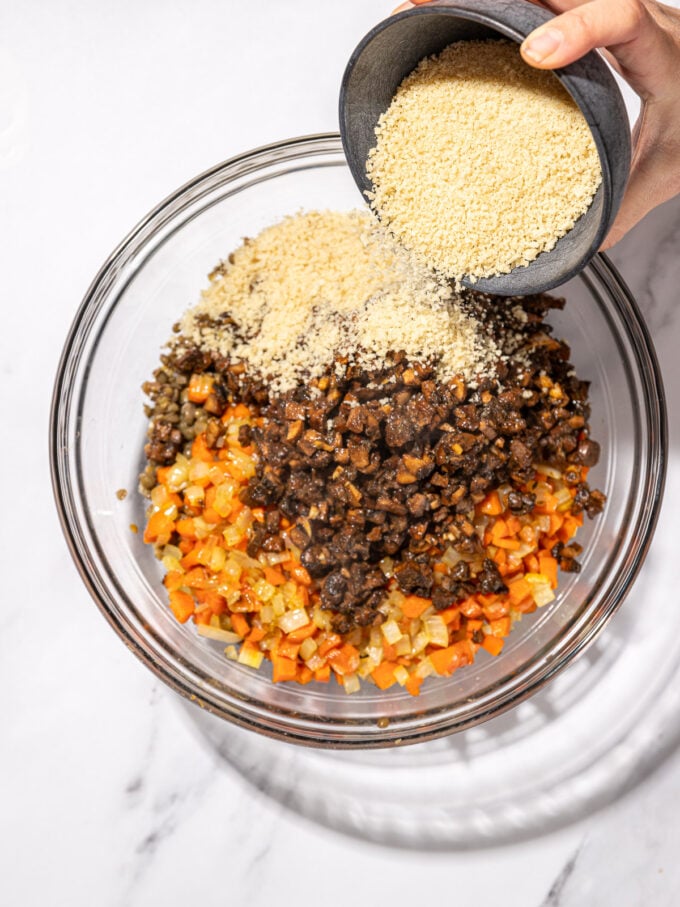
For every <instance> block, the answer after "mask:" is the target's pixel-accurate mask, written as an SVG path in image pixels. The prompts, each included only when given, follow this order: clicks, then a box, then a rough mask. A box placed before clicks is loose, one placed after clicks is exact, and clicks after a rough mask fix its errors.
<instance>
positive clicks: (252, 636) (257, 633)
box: [248, 627, 267, 643]
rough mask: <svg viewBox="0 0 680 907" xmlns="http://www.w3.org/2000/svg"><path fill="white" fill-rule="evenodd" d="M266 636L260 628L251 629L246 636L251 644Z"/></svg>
mask: <svg viewBox="0 0 680 907" xmlns="http://www.w3.org/2000/svg"><path fill="white" fill-rule="evenodd" d="M266 635H267V633H266V631H265V630H263V629H262V627H253V629H252V630H251V631H250V633H249V634H248V639H249V641H250V642H252V643H256V642H259V641H260V640H261V639H264V637H265V636H266Z"/></svg>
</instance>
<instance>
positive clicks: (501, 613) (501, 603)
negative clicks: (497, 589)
mask: <svg viewBox="0 0 680 907" xmlns="http://www.w3.org/2000/svg"><path fill="white" fill-rule="evenodd" d="M509 610H510V602H509V600H508V597H507V595H503V596H501V597H500V598H499V599H498V601H496V602H493V604H491V605H487V606H486V608H484V617H486V619H487V620H498V618H499V617H505V615H506V614H507V613H508V611H509Z"/></svg>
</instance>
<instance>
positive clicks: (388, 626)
mask: <svg viewBox="0 0 680 907" xmlns="http://www.w3.org/2000/svg"><path fill="white" fill-rule="evenodd" d="M380 630H381V632H382V635H383V636H384V637H385V639H386V640H387V641H388V643H389V644H390V645H391V646H392V645H394V643H395V642H397V640H399V639H401V636H402V633H401V630H400V629H399V624H398V623H397V622H396V620H386V621H385V623H384V624H381V626H380Z"/></svg>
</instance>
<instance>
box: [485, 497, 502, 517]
mask: <svg viewBox="0 0 680 907" xmlns="http://www.w3.org/2000/svg"><path fill="white" fill-rule="evenodd" d="M479 509H480V511H481V512H482V513H484V514H486V515H487V516H500V514H501V513H503V506H502V504H501V499H500V498H499V497H498V492H497V491H492V492H491V494H488V495H487V496H486V497H485V498H484V500H483V501H482V503H481V504H480V505H479Z"/></svg>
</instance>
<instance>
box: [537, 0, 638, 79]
mask: <svg viewBox="0 0 680 907" xmlns="http://www.w3.org/2000/svg"><path fill="white" fill-rule="evenodd" d="M557 4H560V5H564V6H566V5H567V4H570V6H569V8H568V9H567V11H566V12H563V13H561V15H558V16H556V17H555V18H554V19H552V20H551V21H550V22H547V23H546V24H545V25H541V26H540V27H539V28H537V29H536V30H535V31H533V32H532V33H531V34H530V35H529V36H528V37H527V38H526V39H525V40H524V42H523V43H522V47H521V51H522V56H523V57H524V59H525V60H526V61H527V63H530V64H531V65H533V66H537V67H539V68H541V69H556V68H557V67H560V66H566V65H567V64H569V63H573V62H574V60H578V59H579V57H582V56H583V55H584V54H586V53H588V51H590V50H594V49H595V48H597V47H609V48H612V49H614V54H615V56H616V57H617V58H618V59H619V60H620V54H619V53H617V52H616V48H619V49H621V48H622V47H623V46H624V45H626V44H632V43H635V42H642V43H648V41H649V34H648V32H649V31H650V30H651V29H652V27H653V21H652V19H651V17H650V16H649V14H648V13H647V10H646V9H645V7H644V6H643V4H642V3H641V2H640V0H590V2H584V3H571V0H550V3H549V5H551V6H552V5H557ZM624 56H625V53H624Z"/></svg>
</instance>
